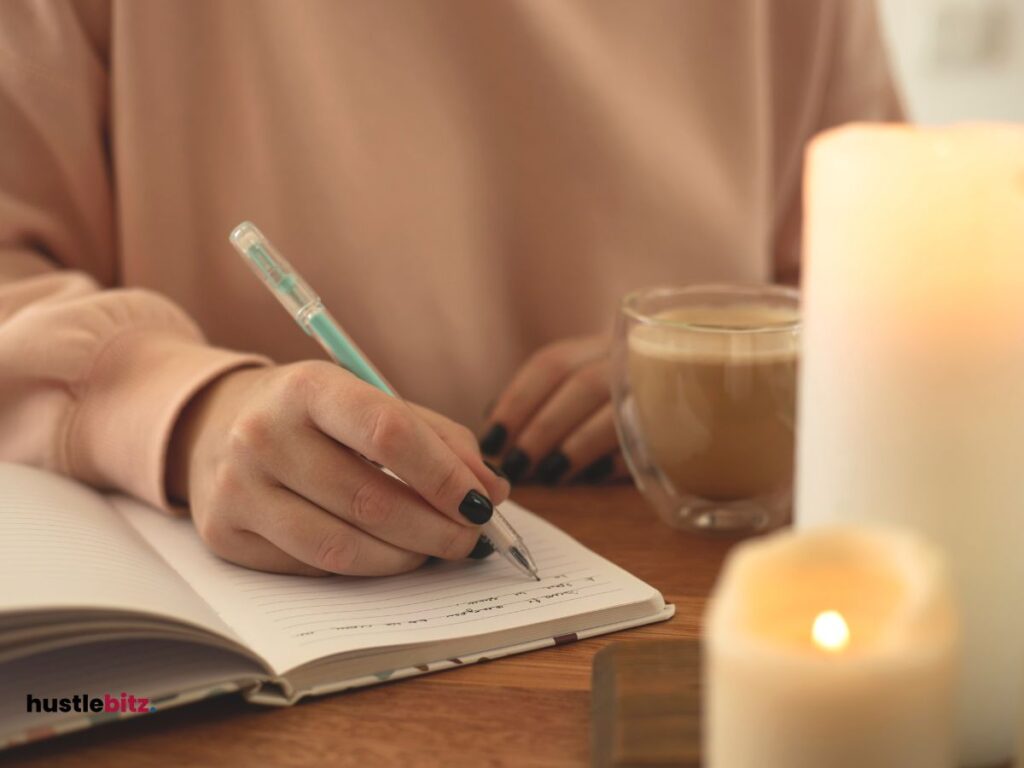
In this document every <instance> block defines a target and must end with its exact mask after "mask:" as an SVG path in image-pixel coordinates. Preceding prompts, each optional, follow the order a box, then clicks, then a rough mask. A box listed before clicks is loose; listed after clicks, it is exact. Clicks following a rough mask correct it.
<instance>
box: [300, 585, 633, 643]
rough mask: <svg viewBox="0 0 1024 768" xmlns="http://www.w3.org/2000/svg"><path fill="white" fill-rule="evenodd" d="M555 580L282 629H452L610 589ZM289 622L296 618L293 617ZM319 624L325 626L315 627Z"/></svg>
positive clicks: (310, 632)
mask: <svg viewBox="0 0 1024 768" xmlns="http://www.w3.org/2000/svg"><path fill="white" fill-rule="evenodd" d="M554 578H558V579H562V581H557V582H555V583H552V584H541V585H538V586H536V587H533V588H530V589H520V590H516V591H513V592H502V593H500V594H491V595H487V596H486V597H481V598H478V599H475V600H462V601H457V602H451V603H444V604H443V605H439V606H435V607H429V602H430V601H429V600H426V601H424V602H425V603H427V604H428V606H427V607H425V608H423V609H421V610H415V611H406V612H404V613H403V618H392V617H393V616H394V614H390V613H383V614H376V615H370V616H361V617H359V618H358V619H354V620H351V621H350V622H346V623H337V618H336V617H337V615H339V614H344V613H354V612H358V611H359V610H360V609H358V608H356V609H352V610H350V611H345V610H344V609H341V610H339V609H334V610H332V611H331V614H332V617H331V618H329V619H320V620H315V621H309V622H300V623H298V624H289V625H286V626H285V627H284V628H285V629H293V630H295V631H294V632H292V633H291V634H292V635H293V636H294V637H300V638H310V637H315V636H317V635H319V634H321V633H334V632H346V633H349V632H353V631H355V630H373V631H374V632H379V631H381V630H384V631H387V630H391V629H401V628H403V627H419V626H424V625H430V624H432V623H433V624H443V625H451V624H458V623H462V622H460V621H458V620H459V619H464V618H466V617H476V616H482V615H486V614H490V613H495V612H498V611H501V612H503V613H508V612H509V609H510V608H511V609H512V612H513V613H520V612H522V611H523V610H529V607H530V606H536V605H544V604H546V603H553V602H562V601H563V600H564V599H566V598H573V597H581V596H584V595H588V594H589V595H591V596H592V595H593V594H595V592H592V591H591V590H594V589H595V588H599V587H607V586H609V584H608V582H602V581H598V579H597V577H596V576H579V577H577V578H575V579H570V578H569V574H565V573H562V574H558V575H557V576H556V577H554ZM610 591H614V590H606V591H604V592H599V593H596V594H607V593H608V592H610ZM380 607H381V609H383V610H387V609H388V606H387V603H382V604H381V606H380ZM517 609H518V610H517ZM317 615H319V616H322V615H323V614H319V613H318V614H317ZM291 618H296V617H294V616H292V617H291ZM388 619H391V620H388ZM321 624H325V625H326V626H315V625H321Z"/></svg>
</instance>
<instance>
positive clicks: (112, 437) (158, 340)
mask: <svg viewBox="0 0 1024 768" xmlns="http://www.w3.org/2000/svg"><path fill="white" fill-rule="evenodd" d="M269 363H270V361H269V360H268V359H267V358H265V357H262V356H260V355H252V354H242V353H238V352H231V351H229V350H225V349H218V348H216V347H208V346H203V345H202V344H199V343H197V342H195V341H189V340H187V339H183V338H182V337H181V336H176V335H172V334H160V333H152V332H146V333H141V332H140V333H125V334H122V335H120V336H118V337H116V338H114V339H112V340H111V341H110V342H109V343H108V344H107V346H106V347H105V348H104V350H103V351H102V352H101V353H100V355H99V357H98V358H97V359H96V361H95V365H94V366H93V369H92V371H91V372H90V374H89V376H88V377H87V378H86V380H85V382H84V384H83V386H84V391H83V392H81V393H80V396H79V397H78V398H76V399H77V400H78V408H77V409H76V412H75V413H74V415H73V416H72V418H71V421H70V423H69V427H68V431H67V438H66V441H65V447H66V453H65V456H66V460H67V464H68V469H69V471H70V474H71V475H72V476H74V477H80V478H82V479H83V480H85V481H86V482H88V483H90V484H91V485H95V486H98V487H103V488H112V489H117V490H121V491H124V492H126V493H129V494H131V495H132V496H136V497H138V498H140V499H142V500H143V501H146V502H148V503H150V504H153V505H155V506H157V507H160V508H161V509H165V510H170V509H171V505H170V503H169V502H168V499H167V489H166V464H167V448H168V445H169V443H170V439H171V432H172V431H173V429H174V425H175V423H176V422H177V420H178V416H179V415H180V414H181V411H182V409H183V408H184V407H185V405H186V404H187V403H188V401H189V400H190V399H191V398H192V397H193V396H194V395H195V394H196V393H197V392H198V391H199V390H200V389H202V388H203V387H204V386H205V385H206V384H208V383H209V382H211V381H213V380H214V379H216V378H217V377H218V376H221V375H223V374H225V373H227V372H229V371H232V370H235V369H237V368H243V367H246V366H258V365H268V364H269Z"/></svg>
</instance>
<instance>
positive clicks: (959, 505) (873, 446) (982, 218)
mask: <svg viewBox="0 0 1024 768" xmlns="http://www.w3.org/2000/svg"><path fill="white" fill-rule="evenodd" d="M805 200H806V203H805V205H806V217H805V221H806V229H805V237H804V245H805V273H804V291H803V324H804V325H803V330H804V336H803V350H802V359H801V374H800V375H801V378H800V395H799V397H800V405H799V415H798V437H797V446H798V447H797V455H798V461H797V499H796V521H797V526H798V527H801V528H806V527H807V526H811V525H816V524H821V523H832V522H842V521H847V522H849V521H865V520H882V521H893V522H898V523H904V524H908V525H910V526H912V527H914V528H916V529H917V530H919V531H922V532H924V533H926V534H927V535H928V536H930V537H931V538H932V539H933V540H934V541H935V542H937V543H938V544H940V545H941V547H942V548H943V549H944V551H945V553H946V555H947V557H948V558H949V561H950V572H951V578H952V581H953V587H954V590H955V593H956V595H957V598H958V600H959V602H960V611H961V616H962V618H963V625H964V636H965V638H964V654H965V666H964V669H965V673H964V678H963V681H962V687H961V690H960V694H959V696H958V706H959V716H958V732H959V750H958V751H959V757H960V761H961V762H962V763H963V764H966V765H985V764H990V763H994V762H998V761H1002V760H1005V759H1006V758H1007V757H1009V756H1010V755H1011V754H1012V752H1013V742H1014V730H1015V724H1016V723H1017V721H1018V712H1017V709H1018V702H1019V700H1020V693H1021V687H1020V682H1021V680H1022V679H1024V666H1022V662H1024V611H1022V610H1020V607H1019V602H1020V597H1021V595H1022V593H1024V127H1014V126H997V125H974V126H956V127H950V128H928V129H925V128H911V127H900V126H870V125H855V126H850V127H847V128H843V129H839V130H837V131H833V132H830V133H827V134H825V135H823V136H821V137H819V138H818V139H816V140H815V141H814V142H813V143H812V145H811V148H810V150H809V152H808V163H807V176H806V184H805Z"/></svg>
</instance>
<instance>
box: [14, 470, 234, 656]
mask: <svg viewBox="0 0 1024 768" xmlns="http://www.w3.org/2000/svg"><path fill="white" fill-rule="evenodd" d="M149 514H152V515H157V514H160V513H158V512H156V511H155V510H150V511H149ZM0 584H2V585H3V588H2V589H0V614H7V613H12V612H15V611H19V610H40V609H53V610H56V609H64V608H67V609H101V610H123V611H133V612H141V613H146V614H158V615H161V616H167V617H170V618H173V619H177V620H180V621H185V622H189V623H192V624H198V625H199V626H202V627H204V628H207V629H210V630H211V631H214V632H218V633H220V634H225V635H226V636H229V637H230V630H228V628H227V627H226V626H225V625H224V624H223V623H222V622H221V621H220V620H219V619H218V618H217V617H216V615H215V614H214V613H213V612H212V611H211V610H210V608H209V606H207V605H206V604H205V603H204V601H203V600H202V599H201V598H199V597H198V596H197V595H196V594H195V592H193V591H192V590H191V588H190V587H189V586H188V584H187V583H185V581H183V580H182V578H181V577H180V576H179V575H178V574H177V573H175V572H174V570H173V569H172V568H170V567H168V565H167V563H166V562H164V560H163V559H162V558H161V557H160V556H159V555H157V554H156V552H154V551H153V550H152V549H151V548H150V547H149V546H148V545H147V544H146V542H145V541H144V540H143V539H142V538H141V537H140V536H139V535H138V534H137V533H136V532H135V531H134V530H132V528H131V527H130V526H128V525H126V524H125V522H124V520H123V519H122V518H121V516H120V515H118V514H117V513H116V512H115V511H114V509H113V507H111V506H110V504H109V503H107V501H106V500H105V499H104V498H103V497H102V496H100V495H99V494H98V493H96V492H95V491H92V490H90V489H89V488H86V487H85V486H83V485H81V484H79V483H76V482H74V481H72V480H69V479H67V478H64V477H61V476H59V475H54V474H51V473H49V472H44V471H42V470H39V469H35V468H33V467H26V466H21V465H17V464H0Z"/></svg>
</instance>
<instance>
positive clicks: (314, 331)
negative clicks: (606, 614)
mask: <svg viewBox="0 0 1024 768" xmlns="http://www.w3.org/2000/svg"><path fill="white" fill-rule="evenodd" d="M228 239H229V240H230V241H231V244H232V245H233V246H234V247H235V250H237V251H238V253H239V254H241V256H242V258H243V259H244V260H245V263H246V264H248V265H249V267H250V268H251V269H252V271H253V272H254V273H255V274H256V276H257V277H258V278H259V279H260V281H261V282H262V283H263V284H264V285H265V286H267V288H269V289H270V292H271V293H272V294H274V296H275V297H276V298H277V300H278V301H279V302H281V306H283V307H284V308H285V309H286V310H287V311H288V314H289V315H291V316H292V317H293V318H294V319H295V322H296V323H298V324H299V327H300V328H301V329H302V330H304V331H305V332H306V333H308V334H309V335H310V336H312V337H313V338H314V339H316V340H317V342H318V343H319V344H320V346H321V347H323V349H324V351H325V352H326V353H327V354H328V355H330V357H331V359H332V360H334V362H336V363H337V364H338V365H340V366H342V367H343V368H345V369H346V370H348V371H349V372H350V373H352V374H353V375H355V376H358V377H359V378H360V379H362V380H363V381H365V382H366V383H367V384H372V385H373V386H375V387H376V388H377V389H379V390H381V391H382V392H386V393H387V394H389V395H391V396H392V397H397V395H396V393H395V390H394V389H392V387H391V385H390V384H388V383H387V381H386V380H385V379H384V377H383V376H381V374H380V371H378V370H377V369H376V368H374V367H373V365H372V364H371V363H370V361H369V360H367V358H366V355H364V354H363V353H362V352H361V351H360V349H359V347H357V346H356V343H355V342H354V341H352V339H351V338H349V336H348V335H347V334H346V333H345V332H344V331H343V330H341V327H340V326H339V325H338V323H337V321H335V319H334V318H333V317H331V313H330V312H328V311H327V308H326V307H325V306H324V303H323V301H321V300H320V297H319V296H318V295H317V294H316V293H314V291H313V289H312V288H310V287H309V283H307V282H306V281H305V280H303V279H302V276H301V275H299V273H298V272H296V271H295V269H294V268H293V267H292V265H291V264H289V263H288V260H287V259H285V258H284V257H283V256H282V255H281V254H280V253H278V252H277V249H275V248H274V246H273V245H271V244H270V241H269V240H267V238H266V237H264V236H263V233H262V232H260V231H259V230H258V229H257V228H256V226H255V225H254V224H253V223H252V222H249V221H243V222H242V223H241V224H239V225H238V226H237V227H235V228H234V230H232V232H231V235H230V237H229V238H228ZM385 471H388V470H386V469H385ZM389 474H392V473H390V472H389ZM481 530H482V531H483V534H484V536H486V537H487V539H488V540H489V541H490V542H491V544H492V545H494V548H495V550H496V551H498V552H499V553H501V555H502V556H504V557H505V559H506V560H508V561H509V562H510V563H512V565H513V566H515V567H516V568H517V569H519V570H520V571H522V572H523V573H525V574H528V575H529V576H531V577H533V578H534V579H537V580H538V581H540V576H538V575H537V566H536V564H535V563H534V560H533V558H532V557H531V556H530V551H529V550H528V549H527V548H526V544H525V542H524V541H523V539H522V537H521V536H520V535H519V534H518V533H516V531H515V529H514V528H513V527H512V526H511V525H510V524H509V522H508V520H506V519H505V517H504V516H503V515H502V514H501V513H500V512H499V511H498V510H497V508H495V510H494V514H493V516H492V517H491V519H490V520H489V521H487V522H486V523H484V524H483V526H481Z"/></svg>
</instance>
